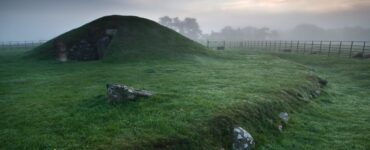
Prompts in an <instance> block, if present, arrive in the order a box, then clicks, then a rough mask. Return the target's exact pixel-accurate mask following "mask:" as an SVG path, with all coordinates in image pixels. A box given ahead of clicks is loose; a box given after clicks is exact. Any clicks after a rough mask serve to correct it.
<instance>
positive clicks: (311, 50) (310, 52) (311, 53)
mask: <svg viewBox="0 0 370 150" xmlns="http://www.w3.org/2000/svg"><path fill="white" fill-rule="evenodd" d="M312 51H313V41H312V44H311V52H310V53H311V54H312Z"/></svg>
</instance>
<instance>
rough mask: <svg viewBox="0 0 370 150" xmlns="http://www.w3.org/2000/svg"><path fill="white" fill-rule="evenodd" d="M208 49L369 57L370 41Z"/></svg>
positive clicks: (28, 45) (18, 44)
mask: <svg viewBox="0 0 370 150" xmlns="http://www.w3.org/2000/svg"><path fill="white" fill-rule="evenodd" d="M45 42H46V40H38V41H9V42H0V49H19V48H25V49H32V48H35V47H37V46H39V45H41V44H43V43H45ZM200 43H201V44H203V45H205V46H207V47H208V48H212V49H218V50H223V49H225V48H227V49H246V50H267V51H275V52H288V53H289V52H290V53H300V54H318V55H327V56H340V57H349V58H351V57H370V41H287V40H285V41H266V40H264V41H210V40H208V41H205V42H204V41H203V42H200Z"/></svg>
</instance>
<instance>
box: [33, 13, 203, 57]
mask: <svg viewBox="0 0 370 150" xmlns="http://www.w3.org/2000/svg"><path fill="white" fill-rule="evenodd" d="M207 51H208V50H207V49H206V48H205V47H204V46H202V45H200V44H199V43H196V42H194V41H192V40H190V39H188V38H186V37H184V36H182V35H180V34H179V33H177V32H175V31H173V30H171V29H169V28H167V27H164V26H162V25H160V24H158V23H156V22H154V21H151V20H148V19H144V18H140V17H136V16H119V15H113V16H105V17H101V18H99V19H96V20H94V21H92V22H90V23H87V24H85V25H83V26H81V27H79V28H76V29H73V30H71V31H69V32H66V33H64V34H62V35H60V36H58V37H56V38H54V39H52V40H50V41H48V42H46V43H44V44H42V45H40V46H39V47H36V48H35V49H34V50H32V51H31V53H30V54H29V56H30V57H33V58H37V59H56V58H60V57H61V56H63V55H64V57H66V59H68V60H78V61H87V60H100V59H104V60H113V61H116V60H121V61H126V60H133V59H142V58H144V59H156V58H179V57H183V56H185V55H197V54H206V53H207Z"/></svg>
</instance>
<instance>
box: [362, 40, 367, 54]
mask: <svg viewBox="0 0 370 150" xmlns="http://www.w3.org/2000/svg"><path fill="white" fill-rule="evenodd" d="M365 47H366V41H364V46H363V47H362V57H364V56H365Z"/></svg>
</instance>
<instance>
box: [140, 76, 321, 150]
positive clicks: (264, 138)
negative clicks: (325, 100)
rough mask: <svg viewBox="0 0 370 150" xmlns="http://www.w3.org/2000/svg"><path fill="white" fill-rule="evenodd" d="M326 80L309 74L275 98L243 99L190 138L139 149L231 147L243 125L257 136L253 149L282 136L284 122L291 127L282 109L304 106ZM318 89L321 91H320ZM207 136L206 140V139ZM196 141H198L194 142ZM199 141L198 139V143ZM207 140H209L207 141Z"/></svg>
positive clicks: (293, 109) (147, 145) (161, 142)
mask: <svg viewBox="0 0 370 150" xmlns="http://www.w3.org/2000/svg"><path fill="white" fill-rule="evenodd" d="M326 84H327V81H326V80H324V79H322V78H320V77H318V76H315V75H310V76H307V82H305V84H302V85H301V86H299V87H297V88H294V89H282V90H281V91H280V92H279V93H278V94H277V95H276V97H270V98H272V99H274V100H273V101H261V102H256V103H249V102H246V103H240V104H239V105H234V106H233V107H231V108H228V110H226V111H223V112H222V113H219V114H215V116H214V117H213V118H212V119H210V120H209V121H208V122H206V123H204V124H202V127H199V128H197V129H195V130H194V132H198V133H200V135H204V136H203V137H193V138H195V139H197V138H199V140H194V139H188V138H182V139H178V138H174V137H173V138H169V139H168V138H165V139H160V140H158V141H157V140H156V141H153V142H152V143H147V144H144V145H141V146H142V147H141V146H139V147H136V148H138V149H209V148H213V149H232V143H233V141H234V137H233V136H234V135H233V129H234V128H235V127H239V126H240V127H242V128H244V129H246V130H247V131H248V132H250V133H251V134H252V136H253V138H254V140H255V145H254V148H253V149H258V148H259V147H260V146H262V145H263V144H265V143H269V142H271V141H276V140H279V137H280V136H281V133H282V132H283V131H281V130H279V129H278V126H279V125H283V130H286V128H289V123H288V124H286V123H284V122H283V121H282V120H281V119H280V118H279V116H278V114H279V113H280V112H288V113H294V112H296V111H298V110H299V109H301V108H302V107H305V105H306V104H307V103H309V102H310V101H312V100H314V99H315V98H317V97H319V96H320V93H324V87H325V86H326ZM318 92H319V93H318ZM206 138H207V139H208V140H204V139H206ZM194 142H195V143H194ZM197 142H199V143H197ZM204 142H207V143H204Z"/></svg>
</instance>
